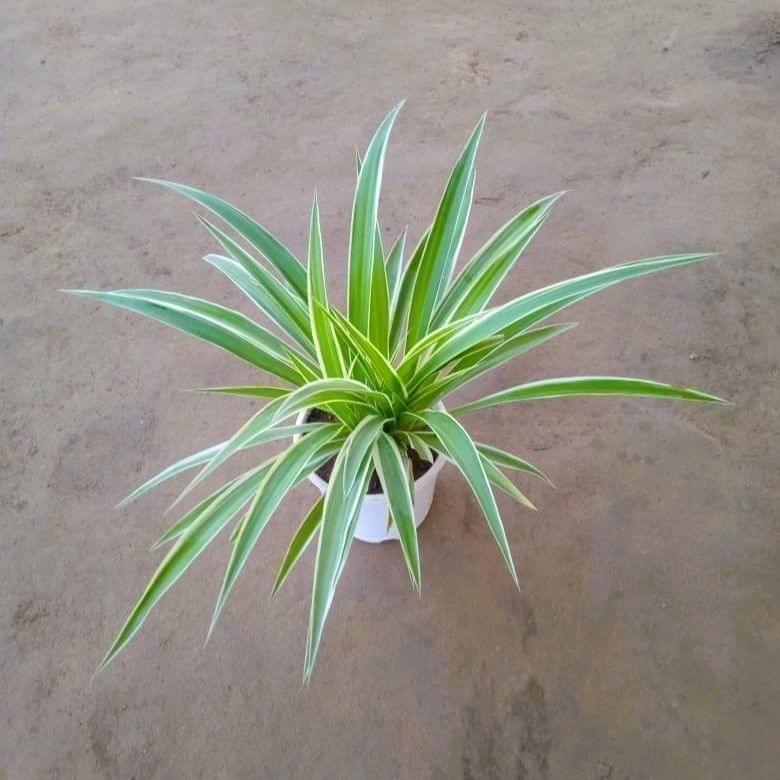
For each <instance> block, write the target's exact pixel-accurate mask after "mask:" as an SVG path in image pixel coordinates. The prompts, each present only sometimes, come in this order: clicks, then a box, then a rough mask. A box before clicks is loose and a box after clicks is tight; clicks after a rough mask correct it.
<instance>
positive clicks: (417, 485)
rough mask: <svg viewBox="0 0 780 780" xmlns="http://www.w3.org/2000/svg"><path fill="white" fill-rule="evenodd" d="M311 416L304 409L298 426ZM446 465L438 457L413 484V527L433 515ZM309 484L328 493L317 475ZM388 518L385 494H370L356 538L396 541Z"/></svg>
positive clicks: (312, 474) (294, 438)
mask: <svg viewBox="0 0 780 780" xmlns="http://www.w3.org/2000/svg"><path fill="white" fill-rule="evenodd" d="M441 408H444V407H441ZM308 414H309V410H308V409H304V411H302V412H301V413H300V414H299V415H298V419H297V421H296V422H297V424H298V425H303V424H304V422H306V416H307V415H308ZM299 438H300V434H296V435H295V436H294V437H293V440H297V439H299ZM444 462H445V461H444V458H443V457H442V455H441V453H439V456H438V457H437V458H436V460H435V461H434V462H433V465H432V466H431V467H430V468H429V469H428V471H426V472H425V474H423V475H422V476H421V477H420V478H419V479H416V480H415V481H414V524H415V525H416V526H417V527H418V528H419V527H420V524H421V523H422V521H423V520H425V518H426V516H427V514H428V512H429V511H430V508H431V504H432V503H433V492H434V489H435V488H436V478H437V477H438V476H439V472H440V471H441V470H442V467H443V466H444ZM309 482H311V483H312V484H313V485H315V486H316V487H317V489H318V490H319V491H320V493H322V494H323V495H325V493H327V491H328V483H327V482H326V481H325V480H324V479H321V478H320V477H319V476H318V475H317V474H315V473H314V472H312V473H311V474H309ZM389 514H390V509H389V507H388V505H387V499H386V498H385V494H384V493H368V494H367V495H366V497H365V498H364V499H363V504H362V505H361V507H360V516H359V517H358V521H357V526H356V527H355V538H356V539H360V541H361V542H373V543H377V542H387V541H389V540H391V539H394V540H396V541H397V540H398V531H397V530H396V527H395V523H393V524H392V525H391V526H390V528H389V529H388V527H387V521H388V517H389Z"/></svg>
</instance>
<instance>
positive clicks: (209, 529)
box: [98, 464, 268, 671]
mask: <svg viewBox="0 0 780 780" xmlns="http://www.w3.org/2000/svg"><path fill="white" fill-rule="evenodd" d="M267 467H268V464H264V465H263V466H259V467H257V468H256V469H253V470H252V471H251V472H248V473H247V474H246V475H244V478H243V479H242V480H240V481H236V482H235V483H233V486H232V489H231V490H228V491H225V492H224V493H222V495H220V496H219V497H218V498H217V500H215V501H213V502H212V503H211V504H210V505H209V506H208V507H207V508H206V510H205V511H204V512H202V513H201V514H200V515H199V516H198V518H197V520H196V521H195V522H194V523H193V524H191V525H190V526H189V527H188V528H187V529H186V530H185V531H184V532H183V533H182V534H181V536H179V538H178V540H177V542H176V544H174V545H173V547H171V549H170V550H169V552H168V554H167V555H166V556H165V558H164V559H163V561H162V563H161V564H160V566H159V568H158V569H157V571H156V572H155V573H154V575H153V576H152V579H151V580H150V582H149V584H148V585H147V586H146V590H145V591H144V593H143V595H142V596H141V598H140V599H139V601H138V603H137V604H136V605H135V607H134V609H133V611H132V612H131V613H130V616H129V617H128V619H127V621H126V622H125V624H124V626H123V627H122V630H121V631H120V632H119V634H118V635H117V637H116V639H115V640H114V643H113V644H112V645H111V648H110V649H109V651H108V652H107V653H106V655H105V657H104V658H103V660H102V661H101V662H100V666H99V667H98V671H102V670H103V669H105V667H106V666H107V665H108V664H109V663H111V661H112V660H113V659H114V658H115V657H116V655H117V653H119V651H120V650H122V648H124V647H125V646H126V645H127V643H128V642H129V641H130V640H131V639H132V638H133V637H134V636H135V635H136V633H137V632H138V630H139V629H140V628H141V626H142V625H143V622H144V620H146V617H147V616H148V614H149V612H151V610H152V608H153V607H154V606H155V604H157V602H158V601H159V600H160V599H161V598H162V597H163V595H164V594H165V592H166V591H167V590H168V589H169V588H170V587H171V586H172V585H173V584H174V583H175V582H176V580H178V579H179V577H181V575H182V574H184V572H185V571H186V570H187V569H188V568H189V566H190V565H191V564H192V562H193V561H194V560H195V559H196V558H197V557H198V556H199V555H200V554H201V552H203V550H204V549H205V548H206V546H207V545H208V544H209V542H211V540H212V539H213V538H214V537H215V536H216V535H217V534H218V533H219V532H220V531H221V530H222V529H223V528H224V527H225V525H226V524H227V523H228V522H229V521H230V520H231V518H232V517H233V515H234V514H235V512H236V511H237V509H236V508H235V499H234V496H235V492H236V491H239V490H241V489H243V488H244V487H246V486H247V483H248V482H249V483H252V484H254V485H257V484H259V483H260V482H261V481H262V479H263V477H264V476H265V472H266V470H267Z"/></svg>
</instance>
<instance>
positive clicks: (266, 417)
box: [173, 395, 290, 506]
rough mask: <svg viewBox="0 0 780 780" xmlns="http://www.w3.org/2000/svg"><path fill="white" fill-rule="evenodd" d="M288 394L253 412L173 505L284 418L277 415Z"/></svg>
mask: <svg viewBox="0 0 780 780" xmlns="http://www.w3.org/2000/svg"><path fill="white" fill-rule="evenodd" d="M289 397H290V395H286V396H282V397H281V398H275V399H274V400H273V401H269V402H268V403H267V404H266V405H265V406H264V407H263V408H262V409H261V410H260V411H259V412H257V413H256V414H254V415H253V416H252V417H251V418H250V419H249V420H248V421H247V422H246V423H244V425H242V426H241V427H240V428H239V429H238V430H237V431H236V432H235V433H234V434H233V436H231V437H230V438H229V439H228V440H227V442H225V444H224V446H223V447H222V449H220V450H219V452H217V453H216V454H215V455H214V456H213V457H212V458H211V460H209V462H208V463H207V464H206V466H205V467H204V468H203V469H202V470H201V471H200V472H198V474H197V476H196V477H195V478H194V479H193V480H192V481H191V482H190V483H189V485H187V487H186V488H184V490H183V491H182V492H181V493H180V494H179V497H178V498H177V499H176V501H174V502H173V505H174V506H175V505H176V504H178V503H179V501H181V500H182V499H183V498H184V497H185V496H186V495H188V494H189V492H190V491H191V490H192V489H193V488H194V487H195V486H196V485H199V484H200V483H201V482H202V481H203V480H204V479H206V477H208V476H209V475H210V474H213V473H214V472H215V471H216V470H217V469H218V468H219V467H220V466H221V465H222V464H223V463H224V462H225V461H226V460H227V459H228V458H230V457H232V456H233V455H235V454H236V453H237V452H239V451H240V450H243V449H246V448H247V447H248V446H249V443H250V442H252V441H255V440H256V439H257V437H259V436H262V435H264V434H265V433H266V432H267V431H268V430H269V429H270V428H271V427H272V426H273V425H274V424H275V423H276V422H278V421H279V420H282V419H284V418H283V417H277V415H278V414H279V411H280V410H281V408H282V406H283V404H284V403H286V401H287V399H288V398H289Z"/></svg>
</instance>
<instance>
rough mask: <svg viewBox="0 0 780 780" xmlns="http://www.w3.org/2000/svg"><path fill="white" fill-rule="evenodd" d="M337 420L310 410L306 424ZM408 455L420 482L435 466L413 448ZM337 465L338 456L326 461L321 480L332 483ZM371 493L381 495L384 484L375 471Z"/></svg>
mask: <svg viewBox="0 0 780 780" xmlns="http://www.w3.org/2000/svg"><path fill="white" fill-rule="evenodd" d="M335 420H336V418H335V417H334V416H333V415H332V414H330V413H329V412H325V411H323V410H322V409H317V408H314V409H310V410H309V413H308V414H307V415H306V422H335ZM406 454H407V455H408V456H409V458H410V460H411V461H412V474H413V475H414V478H415V480H418V479H419V478H420V477H421V476H422V475H423V474H425V472H426V471H428V469H429V468H430V467H431V466H433V463H432V462H431V461H429V460H423V459H422V458H421V457H420V456H419V455H418V454H417V453H416V452H415V451H414V450H413V449H412V448H411V447H407V450H406ZM438 457H439V453H438V452H435V451H434V453H433V459H434V460H436V459H437V458H438ZM335 465H336V456H335V455H334V456H333V457H332V458H331V459H330V460H328V461H326V462H325V464H324V465H322V466H320V467H319V468H318V469H317V471H316V472H315V473H316V474H317V476H318V477H319V478H320V479H324V480H325V482H330V475H331V473H332V471H333V466H335ZM368 492H369V493H381V492H382V483H381V482H380V481H379V475H378V474H377V473H376V470H374V471H373V472H372V474H371V481H370V482H369V483H368Z"/></svg>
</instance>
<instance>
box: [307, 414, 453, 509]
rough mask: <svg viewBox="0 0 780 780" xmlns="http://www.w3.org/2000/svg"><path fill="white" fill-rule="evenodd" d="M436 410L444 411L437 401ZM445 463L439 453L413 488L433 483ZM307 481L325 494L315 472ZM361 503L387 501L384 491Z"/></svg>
mask: <svg viewBox="0 0 780 780" xmlns="http://www.w3.org/2000/svg"><path fill="white" fill-rule="evenodd" d="M436 409H441V410H443V409H444V404H443V403H441V401H439V402H438V403H437V404H436ZM309 411H310V410H309V409H304V410H303V411H301V412H299V413H298V417H297V418H296V420H295V424H296V425H303V423H304V422H305V421H306V416H307V415H308V414H309ZM301 435H302V434H300V433H296V434H294V435H293V441H298V439H300V438H301ZM446 462H447V459H446V458H445V457H444V455H442V453H441V452H439V457H438V458H436V460H435V461H433V465H432V466H431V467H430V468H429V469H428V471H426V472H425V474H423V475H422V476H421V477H418V478H417V479H416V480H415V481H414V486H415V488H422V487H424V486H425V485H427V484H428V483H429V482H435V481H436V477H437V476H438V475H439V472H440V471H441V470H442V468H444V464H445V463H446ZM309 481H310V482H312V483H313V484H315V485H316V486H317V487H318V488H319V490H320V492H321V493H325V492H326V491H327V489H328V484H329V483H328V482H326V481H325V480H324V479H322V477H320V475H319V474H317V472H315V471H312V473H311V474H309ZM363 501H364V502H365V501H369V502H372V501H387V499H386V498H385V494H384V491H382V492H381V493H366V495H365V496H364V497H363Z"/></svg>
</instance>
